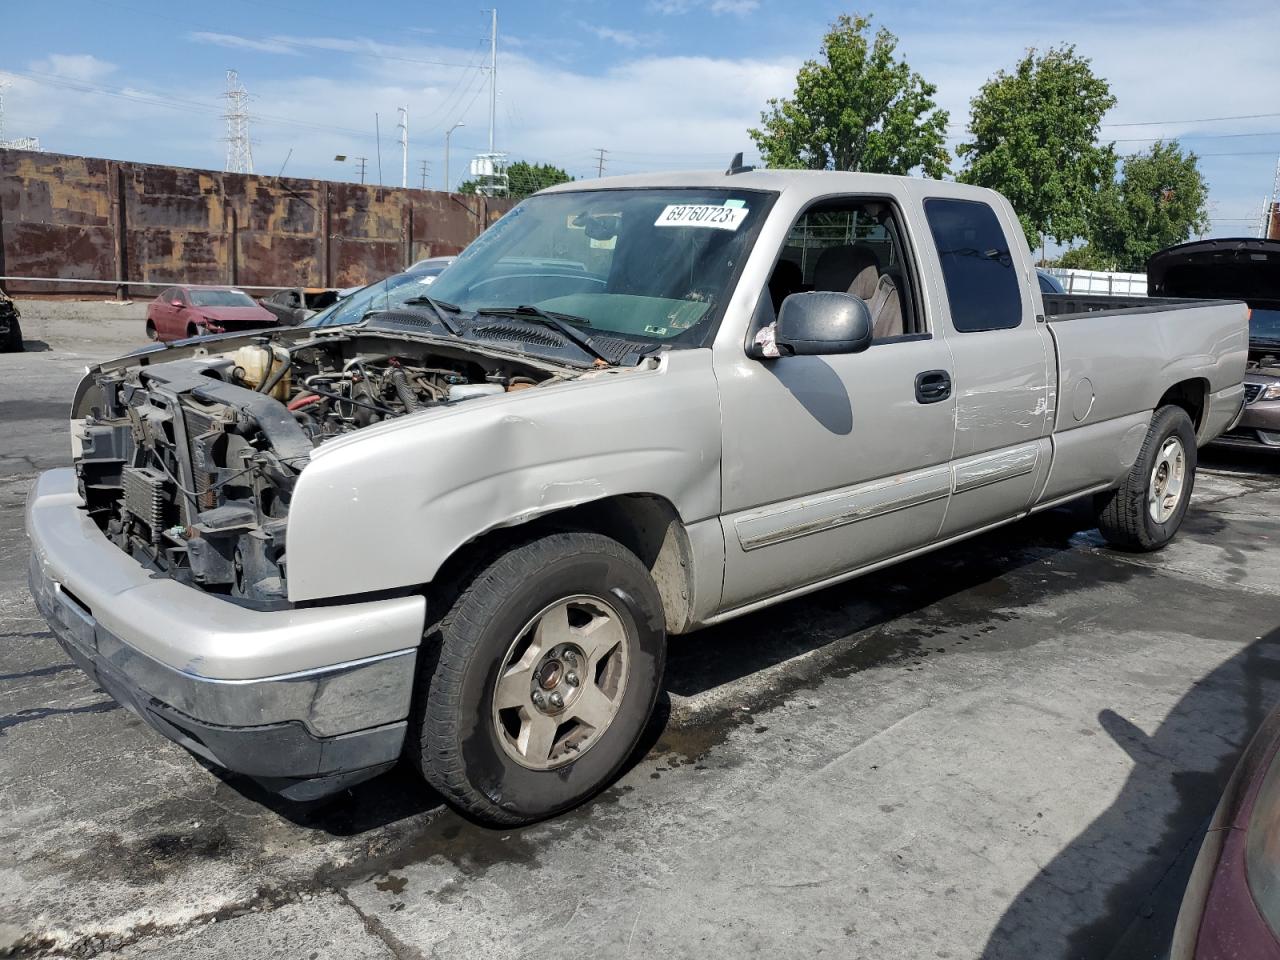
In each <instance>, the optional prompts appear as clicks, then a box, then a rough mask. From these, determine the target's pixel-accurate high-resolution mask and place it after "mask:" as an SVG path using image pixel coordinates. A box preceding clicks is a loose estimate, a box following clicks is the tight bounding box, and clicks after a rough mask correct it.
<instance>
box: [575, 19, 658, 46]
mask: <svg viewBox="0 0 1280 960" xmlns="http://www.w3.org/2000/svg"><path fill="white" fill-rule="evenodd" d="M578 25H579V26H580V27H582V29H583V30H586V31H587V32H588V33H593V34H595V35H596V36H597V37H599V38H600V39H601V40H609V41H611V42H613V43H616V44H617V45H618V46H620V47H626V48H628V49H635V48H636V47H650V46H653V44H655V43H657V41H658V39H659V37H658V36H657V35H656V34H651V33H636V32H635V31H633V30H618V29H616V28H614V27H609V26H605V25H604V24H597V23H587V22H586V21H583V20H579V21H578Z"/></svg>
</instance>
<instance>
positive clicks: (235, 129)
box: [222, 70, 253, 173]
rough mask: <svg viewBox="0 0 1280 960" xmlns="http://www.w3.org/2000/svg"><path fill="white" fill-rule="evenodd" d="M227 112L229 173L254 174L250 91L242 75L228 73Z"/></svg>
mask: <svg viewBox="0 0 1280 960" xmlns="http://www.w3.org/2000/svg"><path fill="white" fill-rule="evenodd" d="M222 96H223V99H225V100H226V101H227V112H226V113H224V114H223V115H222V119H223V120H225V121H226V122H227V135H226V137H225V138H224V139H225V140H226V144H227V163H226V167H225V168H224V169H225V170H226V172H227V173H253V144H252V142H251V141H250V140H249V91H248V90H246V89H245V88H244V84H242V83H241V82H240V74H239V73H238V72H237V71H235V70H228V71H227V92H226V93H224V94H223V95H222Z"/></svg>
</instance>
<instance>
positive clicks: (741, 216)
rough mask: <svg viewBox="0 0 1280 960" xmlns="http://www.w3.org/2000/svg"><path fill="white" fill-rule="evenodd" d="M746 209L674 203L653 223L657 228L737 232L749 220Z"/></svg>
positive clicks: (708, 204) (709, 204)
mask: <svg viewBox="0 0 1280 960" xmlns="http://www.w3.org/2000/svg"><path fill="white" fill-rule="evenodd" d="M747 213H748V210H747V208H746V207H724V206H716V205H715V204H711V203H672V204H668V205H667V208H666V209H665V210H663V211H662V212H661V213H660V214H658V219H657V220H655V221H653V225H654V226H655V227H711V228H713V229H716V230H737V229H738V227H740V226H742V221H743V220H745V219H746V218H747Z"/></svg>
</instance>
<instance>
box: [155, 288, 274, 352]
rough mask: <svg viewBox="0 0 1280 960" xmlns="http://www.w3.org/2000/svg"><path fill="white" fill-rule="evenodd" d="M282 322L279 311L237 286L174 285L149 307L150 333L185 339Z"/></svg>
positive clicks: (165, 338)
mask: <svg viewBox="0 0 1280 960" xmlns="http://www.w3.org/2000/svg"><path fill="white" fill-rule="evenodd" d="M278 325H279V321H278V320H277V319H276V317H275V314H273V313H271V311H269V310H267V309H266V308H265V307H263V306H261V305H260V304H259V303H258V302H257V301H255V300H254V299H253V298H252V297H250V296H249V295H248V294H247V293H245V292H244V291H243V290H236V289H235V288H234V287H198V286H181V287H170V288H169V289H167V290H165V291H164V292H163V293H161V294H160V296H158V297H156V298H155V299H154V300H153V301H151V306H149V307H147V336H148V337H150V338H151V339H152V340H164V341H168V340H182V339H184V338H185V337H199V336H203V335H204V334H206V333H231V332H233V331H234V332H239V331H241V330H257V329H259V328H261V327H275V326H278Z"/></svg>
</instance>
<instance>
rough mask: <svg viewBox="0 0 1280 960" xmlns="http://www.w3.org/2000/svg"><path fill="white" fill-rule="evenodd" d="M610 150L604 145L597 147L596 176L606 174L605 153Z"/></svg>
mask: <svg viewBox="0 0 1280 960" xmlns="http://www.w3.org/2000/svg"><path fill="white" fill-rule="evenodd" d="M608 152H609V151H608V150H606V149H605V148H604V147H596V176H597V177H603V176H604V155H605V154H606V153H608Z"/></svg>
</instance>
